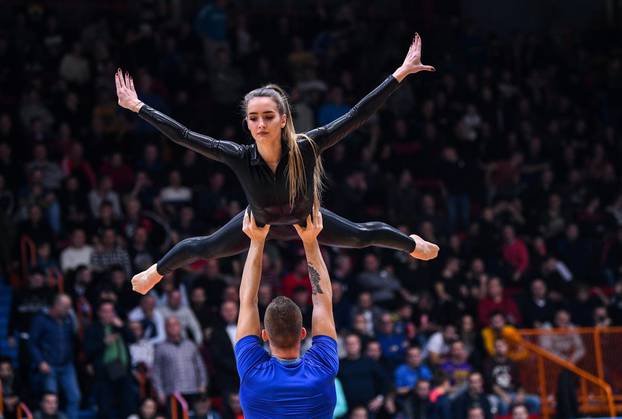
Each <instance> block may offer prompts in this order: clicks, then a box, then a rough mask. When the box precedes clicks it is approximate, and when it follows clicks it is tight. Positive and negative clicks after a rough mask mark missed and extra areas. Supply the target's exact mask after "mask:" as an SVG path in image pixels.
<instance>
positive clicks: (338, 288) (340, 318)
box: [331, 281, 352, 330]
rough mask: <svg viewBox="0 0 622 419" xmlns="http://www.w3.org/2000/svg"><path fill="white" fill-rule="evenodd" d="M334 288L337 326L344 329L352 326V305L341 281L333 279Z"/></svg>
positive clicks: (334, 313)
mask: <svg viewBox="0 0 622 419" xmlns="http://www.w3.org/2000/svg"><path fill="white" fill-rule="evenodd" d="M331 285H332V288H333V315H334V316H335V327H336V328H337V330H343V329H347V328H349V327H350V324H351V321H352V319H351V317H350V313H351V312H352V305H351V304H350V300H349V299H348V297H347V296H346V295H344V294H345V288H346V287H345V285H344V284H342V283H341V282H337V281H332V284H331Z"/></svg>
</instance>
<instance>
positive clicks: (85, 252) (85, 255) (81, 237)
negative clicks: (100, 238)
mask: <svg viewBox="0 0 622 419" xmlns="http://www.w3.org/2000/svg"><path fill="white" fill-rule="evenodd" d="M92 253H93V247H91V246H89V245H88V244H86V234H85V232H84V230H83V229H81V228H76V229H75V230H73V232H72V233H71V243H70V244H69V246H67V247H66V248H65V249H64V250H63V251H62V252H61V254H60V266H61V269H62V270H63V272H64V273H65V274H66V273H67V272H68V271H70V270H75V269H77V268H78V267H79V266H82V265H84V266H88V265H89V264H90V263H91V255H92Z"/></svg>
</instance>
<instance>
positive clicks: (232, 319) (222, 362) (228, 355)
mask: <svg viewBox="0 0 622 419" xmlns="http://www.w3.org/2000/svg"><path fill="white" fill-rule="evenodd" d="M237 321H238V305H237V304H236V303H234V302H233V301H225V302H223V303H222V305H221V307H220V322H219V323H218V324H217V325H216V326H215V327H214V331H213V332H212V338H211V340H210V348H211V350H212V353H213V354H218V356H216V357H215V358H214V368H215V369H216V371H215V373H216V374H215V377H214V381H215V382H214V387H215V388H216V389H217V391H218V390H219V391H220V393H221V394H222V395H223V396H226V395H228V394H229V393H230V392H232V391H234V390H235V389H236V388H237V387H238V386H239V385H240V383H239V378H238V370H237V368H236V365H235V354H234V353H233V347H234V345H235V333H236V331H237Z"/></svg>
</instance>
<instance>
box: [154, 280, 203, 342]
mask: <svg viewBox="0 0 622 419" xmlns="http://www.w3.org/2000/svg"><path fill="white" fill-rule="evenodd" d="M159 311H160V313H161V314H162V316H164V318H165V319H167V318H169V317H171V316H175V317H176V318H177V320H179V323H180V324H181V335H182V337H183V338H184V339H186V338H187V337H188V331H190V333H191V334H192V340H194V342H195V343H196V344H197V345H199V346H200V345H201V343H202V342H203V333H202V332H201V325H199V321H198V320H197V318H196V316H195V315H194V313H193V312H192V310H190V308H189V307H188V306H185V305H183V304H182V301H181V292H180V291H179V290H178V289H172V290H171V291H169V292H168V298H167V299H166V305H165V306H163V307H160V309H159Z"/></svg>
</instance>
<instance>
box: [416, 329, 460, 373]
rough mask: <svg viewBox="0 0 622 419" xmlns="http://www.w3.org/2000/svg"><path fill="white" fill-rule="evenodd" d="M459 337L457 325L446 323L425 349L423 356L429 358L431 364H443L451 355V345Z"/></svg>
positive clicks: (431, 338)
mask: <svg viewBox="0 0 622 419" xmlns="http://www.w3.org/2000/svg"><path fill="white" fill-rule="evenodd" d="M456 339H458V334H457V330H456V326H454V325H453V324H446V325H445V326H443V329H442V330H441V331H438V332H435V333H434V334H433V335H432V336H430V339H428V343H427V344H426V346H425V349H424V351H423V357H424V358H429V360H428V362H429V363H430V365H440V364H442V363H443V362H444V361H445V359H446V357H447V356H448V355H449V345H451V343H452V342H454V341H455V340H456Z"/></svg>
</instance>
